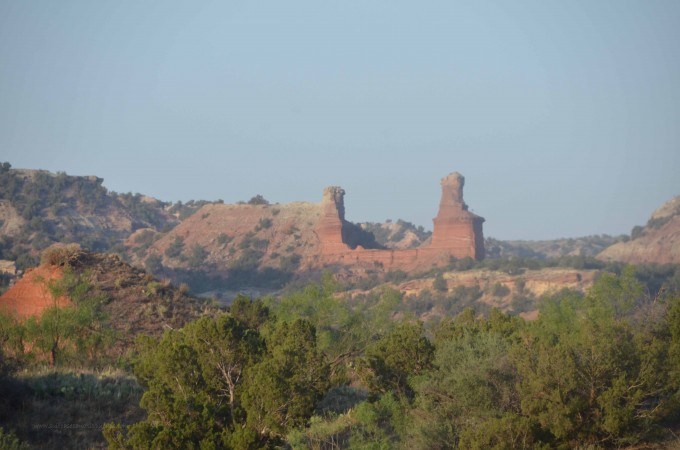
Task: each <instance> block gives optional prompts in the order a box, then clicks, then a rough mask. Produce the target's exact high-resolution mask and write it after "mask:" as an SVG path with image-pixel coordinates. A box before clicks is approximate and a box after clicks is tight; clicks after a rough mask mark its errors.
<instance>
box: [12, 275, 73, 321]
mask: <svg viewBox="0 0 680 450" xmlns="http://www.w3.org/2000/svg"><path fill="white" fill-rule="evenodd" d="M62 276H63V272H62V268H61V267H58V266H40V267H37V268H35V269H33V270H29V271H27V272H26V274H25V275H24V276H23V277H22V278H21V279H20V280H19V281H17V282H16V284H15V285H14V286H12V287H11V288H10V289H9V290H8V291H7V292H5V293H4V294H3V295H2V296H0V310H1V311H2V312H4V313H9V314H11V315H13V316H15V317H17V318H19V319H24V318H27V317H31V316H39V315H41V314H42V312H43V311H44V310H45V309H47V308H51V307H54V306H59V307H64V306H67V305H70V304H71V302H70V301H69V299H68V298H66V297H59V298H58V299H56V300H55V299H54V298H52V295H51V294H50V291H49V289H48V288H47V283H48V282H49V281H50V280H58V279H60V278H61V277H62Z"/></svg>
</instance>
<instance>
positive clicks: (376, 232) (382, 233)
mask: <svg viewBox="0 0 680 450" xmlns="http://www.w3.org/2000/svg"><path fill="white" fill-rule="evenodd" d="M358 225H359V226H360V227H361V228H362V229H364V230H366V231H368V232H369V233H372V234H373V236H375V240H376V242H377V243H378V244H380V245H381V246H383V247H385V248H392V249H405V248H416V247H420V246H421V245H423V244H425V243H426V242H427V240H428V239H429V238H430V236H432V232H431V231H428V230H425V229H424V228H423V227H422V226H416V225H414V224H412V223H410V222H406V221H404V220H401V219H399V220H397V221H396V222H392V221H391V220H388V221H386V222H385V223H376V222H362V223H359V224H358Z"/></svg>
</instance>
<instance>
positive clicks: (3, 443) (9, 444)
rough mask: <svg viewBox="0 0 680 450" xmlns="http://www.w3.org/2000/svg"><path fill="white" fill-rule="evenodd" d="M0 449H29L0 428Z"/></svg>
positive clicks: (12, 434)
mask: <svg viewBox="0 0 680 450" xmlns="http://www.w3.org/2000/svg"><path fill="white" fill-rule="evenodd" d="M0 448H1V449H2V450H28V449H29V448H30V447H29V446H28V444H26V443H25V442H21V441H20V440H19V438H17V437H16V436H15V435H14V433H12V432H6V431H5V430H4V429H2V427H0Z"/></svg>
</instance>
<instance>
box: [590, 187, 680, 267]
mask: <svg viewBox="0 0 680 450" xmlns="http://www.w3.org/2000/svg"><path fill="white" fill-rule="evenodd" d="M597 258H598V259H600V260H602V261H619V262H625V263H632V264H642V263H656V264H680V196H677V197H675V198H673V199H672V200H670V201H668V202H666V203H665V204H664V205H663V206H661V207H660V208H659V209H657V210H656V211H654V213H653V214H652V216H651V217H650V218H649V221H647V224H646V225H645V226H636V227H635V228H633V231H632V233H631V238H630V239H629V240H627V241H626V242H619V243H617V244H615V245H612V246H611V247H609V248H607V249H605V250H604V251H602V252H601V253H600V254H599V255H597Z"/></svg>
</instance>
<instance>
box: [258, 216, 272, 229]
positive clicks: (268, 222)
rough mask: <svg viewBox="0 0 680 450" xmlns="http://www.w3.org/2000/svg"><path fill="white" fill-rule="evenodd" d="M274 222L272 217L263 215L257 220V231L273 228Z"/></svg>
mask: <svg viewBox="0 0 680 450" xmlns="http://www.w3.org/2000/svg"><path fill="white" fill-rule="evenodd" d="M272 223H273V222H272V219H270V218H269V217H263V218H261V219H260V220H259V221H258V222H257V225H256V226H255V231H260V230H266V229H267V228H271V226H272Z"/></svg>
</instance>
